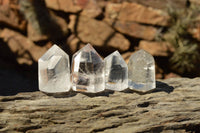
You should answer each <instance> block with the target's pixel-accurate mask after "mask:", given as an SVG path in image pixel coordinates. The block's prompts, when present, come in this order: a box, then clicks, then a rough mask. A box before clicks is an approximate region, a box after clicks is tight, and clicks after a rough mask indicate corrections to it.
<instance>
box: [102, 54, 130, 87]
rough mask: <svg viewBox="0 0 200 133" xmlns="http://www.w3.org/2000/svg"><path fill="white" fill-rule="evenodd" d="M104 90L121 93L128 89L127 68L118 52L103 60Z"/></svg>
mask: <svg viewBox="0 0 200 133" xmlns="http://www.w3.org/2000/svg"><path fill="white" fill-rule="evenodd" d="M104 62H105V82H106V89H110V90H115V91H122V90H124V89H126V88H128V67H127V64H126V62H125V61H124V59H123V58H122V56H121V55H120V53H119V52H118V51H115V52H113V53H112V54H110V55H109V56H107V57H106V58H105V59H104Z"/></svg>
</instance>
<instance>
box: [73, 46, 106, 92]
mask: <svg viewBox="0 0 200 133" xmlns="http://www.w3.org/2000/svg"><path fill="white" fill-rule="evenodd" d="M71 69H72V88H73V90H74V91H83V92H90V93H96V92H100V91H103V90H104V89H105V78H104V62H103V60H102V59H101V57H100V56H99V54H98V53H97V52H96V51H95V49H94V48H93V47H92V46H91V45H90V44H87V45H86V46H85V47H83V48H82V49H80V50H79V51H78V52H76V53H75V54H74V55H73V57H72V68H71Z"/></svg>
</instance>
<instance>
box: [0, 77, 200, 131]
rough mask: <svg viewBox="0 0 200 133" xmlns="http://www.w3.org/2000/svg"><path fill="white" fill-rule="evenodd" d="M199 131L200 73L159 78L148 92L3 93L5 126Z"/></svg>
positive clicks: (0, 116)
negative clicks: (188, 76)
mask: <svg viewBox="0 0 200 133" xmlns="http://www.w3.org/2000/svg"><path fill="white" fill-rule="evenodd" d="M174 131H175V132H200V78H195V79H187V78H177V79H168V80H163V81H159V82H157V88H156V89H155V90H153V91H152V92H148V93H146V94H139V93H137V92H133V91H130V90H129V91H124V92H110V91H107V92H103V93H101V94H96V95H89V94H83V93H76V92H69V93H68V94H64V95H56V96H55V95H54V96H52V95H46V94H44V93H42V92H27V93H19V94H17V95H14V96H0V132H3V133H4V132H26V133H35V132H48V133H51V132H58V133H66V132H67V133H70V132H77V133H80V132H81V133H83V132H115V133H116V132H119V133H129V132H170V133H171V132H174Z"/></svg>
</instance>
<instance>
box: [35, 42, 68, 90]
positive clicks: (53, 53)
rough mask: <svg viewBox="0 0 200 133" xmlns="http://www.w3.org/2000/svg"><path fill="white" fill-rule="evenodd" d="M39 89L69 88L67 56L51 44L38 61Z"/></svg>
mask: <svg viewBox="0 0 200 133" xmlns="http://www.w3.org/2000/svg"><path fill="white" fill-rule="evenodd" d="M38 75H39V89H40V91H43V92H47V93H58V92H67V91H69V90H70V66H69V56H68V55H67V54H66V53H65V52H64V51H63V50H62V49H60V48H59V47H58V46H57V45H53V46H52V47H51V48H50V49H49V50H48V51H47V52H46V53H45V54H44V55H43V56H42V57H41V58H40V59H39V61H38Z"/></svg>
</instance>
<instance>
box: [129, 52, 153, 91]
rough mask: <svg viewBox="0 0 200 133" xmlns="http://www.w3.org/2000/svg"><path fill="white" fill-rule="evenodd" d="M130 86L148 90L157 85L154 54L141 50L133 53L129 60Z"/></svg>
mask: <svg viewBox="0 0 200 133" xmlns="http://www.w3.org/2000/svg"><path fill="white" fill-rule="evenodd" d="M128 79H129V83H128V85H129V88H130V89H136V90H138V91H148V90H151V89H154V88H155V87H156V83H155V63H154V58H153V56H152V55H150V54H149V53H147V52H146V51H144V50H139V51H137V52H136V53H134V54H133V55H131V57H130V59H129V62H128Z"/></svg>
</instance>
